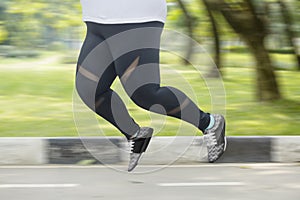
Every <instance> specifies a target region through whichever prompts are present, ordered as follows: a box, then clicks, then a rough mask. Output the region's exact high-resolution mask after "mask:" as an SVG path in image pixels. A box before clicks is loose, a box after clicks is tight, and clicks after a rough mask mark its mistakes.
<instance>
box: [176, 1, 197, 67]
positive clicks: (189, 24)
mask: <svg viewBox="0 0 300 200" xmlns="http://www.w3.org/2000/svg"><path fill="white" fill-rule="evenodd" d="M177 2H178V4H179V7H180V8H181V10H182V12H183V14H184V16H185V20H186V24H187V30H188V36H189V37H190V38H192V39H193V38H194V26H193V24H194V19H193V17H192V16H191V15H190V13H189V11H188V10H187V8H186V6H185V4H184V3H183V1H182V0H177ZM193 48H194V43H193V40H189V44H188V45H187V51H186V56H185V60H184V64H185V65H187V64H189V60H190V59H191V57H192V55H193Z"/></svg>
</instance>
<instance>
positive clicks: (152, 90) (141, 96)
mask: <svg viewBox="0 0 300 200" xmlns="http://www.w3.org/2000/svg"><path fill="white" fill-rule="evenodd" d="M158 88H159V85H157V84H147V85H144V86H142V87H140V88H138V89H137V90H136V91H135V92H134V93H133V94H132V96H131V97H130V98H131V100H132V101H133V102H134V103H135V104H136V105H138V106H139V107H141V108H144V109H146V110H149V109H150V108H151V106H152V105H154V104H156V91H157V89H158Z"/></svg>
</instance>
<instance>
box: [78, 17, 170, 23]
mask: <svg viewBox="0 0 300 200" xmlns="http://www.w3.org/2000/svg"><path fill="white" fill-rule="evenodd" d="M83 21H85V22H95V23H99V24H130V23H144V22H152V21H159V22H162V23H165V20H162V19H160V18H149V17H147V18H136V19H134V18H132V19H126V20H125V19H113V20H108V19H99V18H94V17H86V16H85V17H83Z"/></svg>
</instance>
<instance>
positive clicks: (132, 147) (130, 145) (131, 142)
mask: <svg viewBox="0 0 300 200" xmlns="http://www.w3.org/2000/svg"><path fill="white" fill-rule="evenodd" d="M128 143H129V150H130V152H131V153H132V152H133V149H134V140H129V142H128Z"/></svg>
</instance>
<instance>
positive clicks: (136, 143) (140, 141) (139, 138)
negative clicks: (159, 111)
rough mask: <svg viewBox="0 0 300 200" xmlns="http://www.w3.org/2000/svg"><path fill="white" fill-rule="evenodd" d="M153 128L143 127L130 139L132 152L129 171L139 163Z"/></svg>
mask: <svg viewBox="0 0 300 200" xmlns="http://www.w3.org/2000/svg"><path fill="white" fill-rule="evenodd" d="M152 134H153V129H152V128H149V127H141V128H140V130H139V131H138V132H137V133H136V134H135V135H134V136H132V138H131V139H130V140H129V142H130V143H131V153H130V160H129V165H128V171H129V172H131V171H132V170H133V169H134V168H135V167H136V166H137V164H138V161H139V159H140V158H141V155H142V153H144V152H145V151H146V149H147V147H148V145H149V142H150V140H151V138H152Z"/></svg>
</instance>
